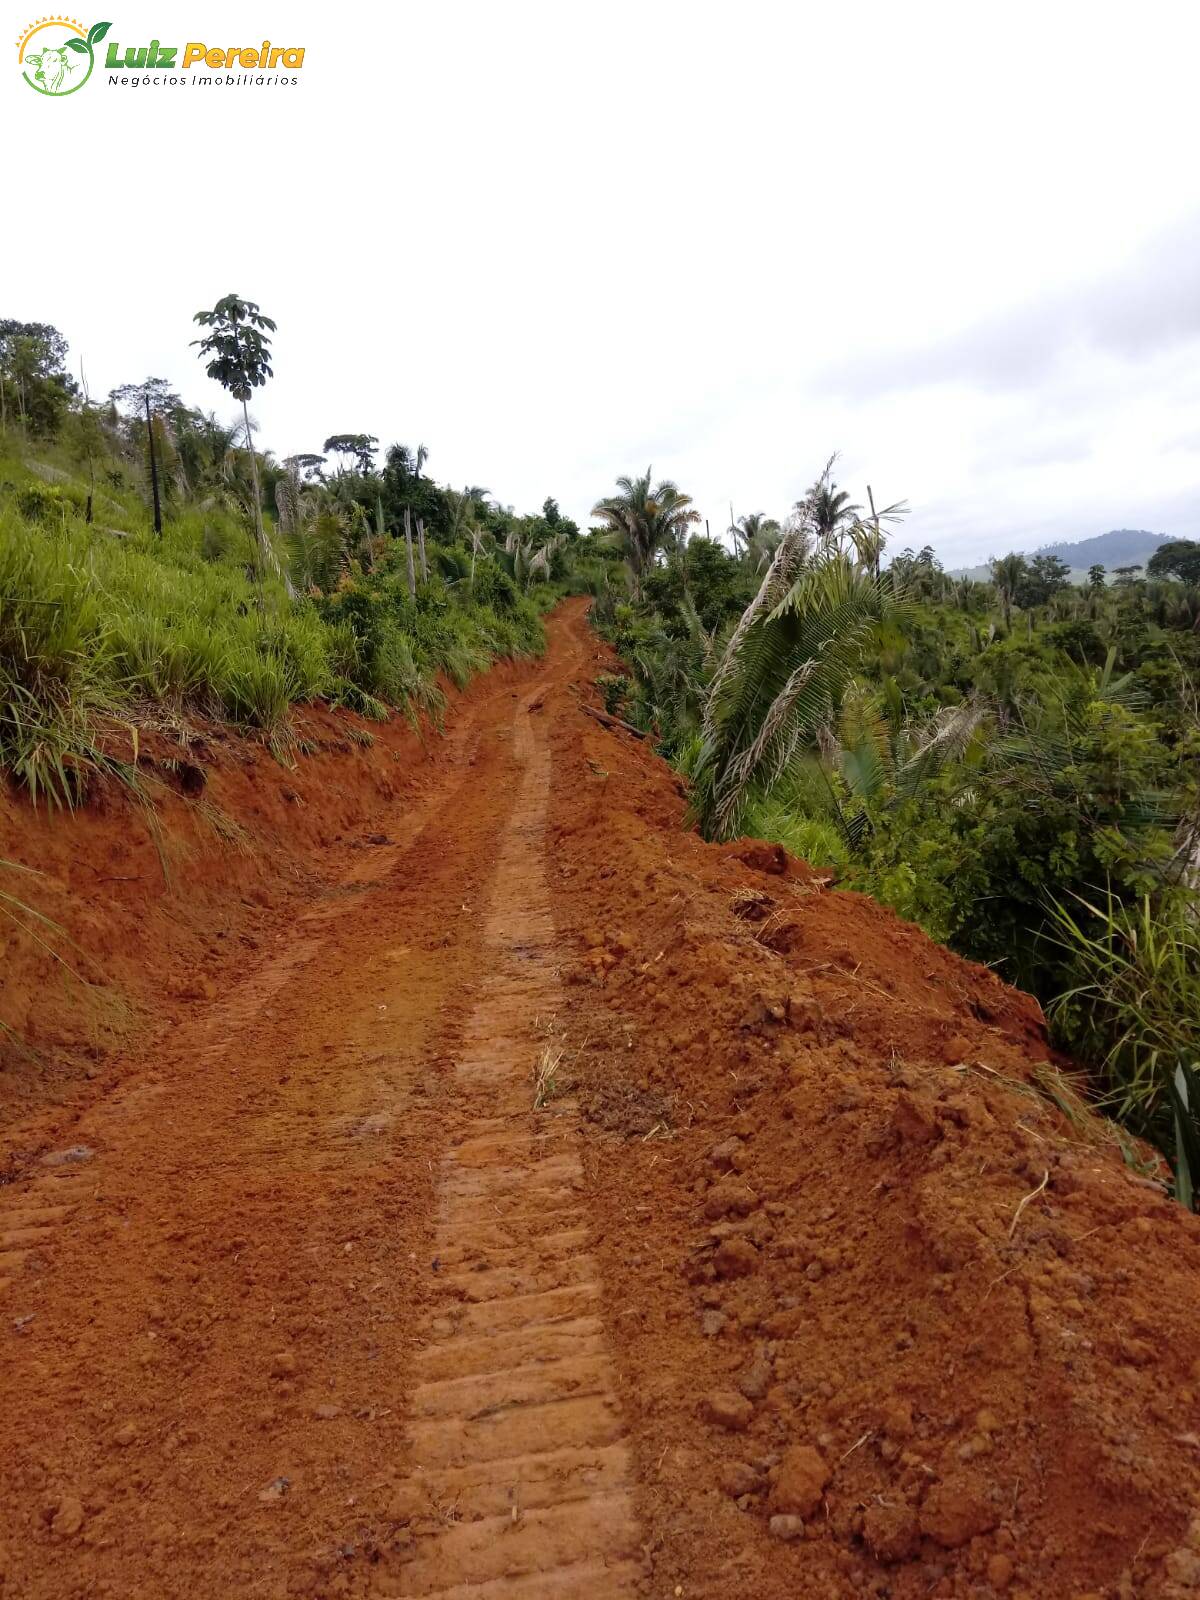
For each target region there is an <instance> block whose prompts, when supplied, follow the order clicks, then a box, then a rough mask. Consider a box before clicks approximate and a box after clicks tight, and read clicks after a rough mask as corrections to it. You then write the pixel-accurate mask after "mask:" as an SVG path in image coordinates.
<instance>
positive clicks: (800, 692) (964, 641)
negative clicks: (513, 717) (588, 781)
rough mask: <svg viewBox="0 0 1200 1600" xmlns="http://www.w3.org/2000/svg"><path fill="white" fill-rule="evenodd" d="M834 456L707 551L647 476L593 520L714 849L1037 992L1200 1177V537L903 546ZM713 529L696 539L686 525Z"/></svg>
mask: <svg viewBox="0 0 1200 1600" xmlns="http://www.w3.org/2000/svg"><path fill="white" fill-rule="evenodd" d="M832 473H833V463H832V462H831V463H829V465H828V466H827V467H826V468H825V471H824V472H823V473H822V474H821V475H820V477H819V478H818V480H817V482H816V483H815V484H814V485H813V487H812V489H811V490H810V491H809V493H808V494H807V495H806V496H805V497H804V498H803V499H802V500H800V501H799V502H798V503H797V504H796V505H795V506H794V507H793V508H792V510H791V512H790V513H789V515H788V516H787V517H786V518H785V519H783V520H782V521H776V520H773V519H768V518H767V517H765V516H763V515H761V514H757V513H756V514H751V515H748V516H745V517H742V518H740V519H738V521H737V522H736V523H735V524H733V525H732V526H731V527H730V528H729V530H728V541H729V542H728V545H726V544H724V543H720V542H718V541H716V540H713V539H710V538H704V537H699V538H698V537H695V536H694V533H693V529H694V525H695V523H696V521H697V520H698V518H697V515H696V513H695V511H694V508H693V507H692V506H691V503H690V501H689V499H688V497H687V496H686V495H685V494H683V493H681V492H680V490H679V489H678V488H677V487H676V486H675V485H674V484H672V483H669V482H664V483H659V484H652V483H651V476H650V474H649V473H647V474H646V475H645V476H644V477H642V478H638V479H623V480H621V482H620V484H619V485H618V491H617V493H616V495H615V496H613V497H611V498H609V499H606V500H602V501H600V502H599V503H598V504H597V506H596V507H595V515H596V516H597V517H598V518H599V519H601V520H602V521H603V522H604V523H605V524H607V525H608V526H609V527H610V529H611V530H612V531H613V534H614V536H615V537H616V538H617V540H618V541H619V542H620V543H621V544H622V545H623V547H624V548H625V549H626V551H627V553H628V568H629V574H630V592H629V594H628V595H622V594H621V593H620V592H619V591H618V590H616V589H615V588H614V589H610V590H609V591H608V592H606V594H605V595H604V596H603V597H602V598H601V599H600V601H599V602H598V604H597V607H596V610H595V617H596V620H597V621H598V623H599V624H600V625H601V626H602V627H603V628H604V630H605V631H606V633H607V634H608V636H609V637H610V638H611V639H612V641H613V642H614V643H615V645H616V647H617V649H618V650H619V652H620V654H621V656H622V657H623V659H624V661H625V662H626V664H627V670H626V672H625V674H624V675H622V676H619V677H616V676H614V677H611V678H609V679H608V680H606V681H605V682H604V683H603V684H602V685H601V687H602V689H603V691H604V694H605V698H606V702H607V705H608V708H609V710H610V711H611V712H612V713H613V714H615V715H617V716H619V717H620V718H622V719H623V720H626V721H628V722H629V723H631V724H632V725H634V726H636V727H638V728H640V729H645V730H653V732H654V735H655V737H656V738H657V739H658V740H659V742H660V745H661V748H662V749H663V751H664V752H665V753H666V754H667V755H668V756H669V758H670V759H671V760H672V761H673V762H674V763H675V764H676V765H677V766H678V767H679V769H680V770H681V771H682V772H683V773H685V774H686V775H687V777H688V778H689V779H690V782H691V786H692V796H693V808H694V814H695V817H696V820H697V821H698V823H699V825H700V827H701V829H702V831H703V832H704V833H705V834H706V835H707V836H708V837H710V838H714V839H722V838H729V837H732V836H734V835H735V834H739V833H749V834H752V835H757V836H760V837H763V838H766V839H772V840H776V841H779V842H781V843H782V844H784V845H785V846H787V848H788V849H789V850H791V851H793V852H794V853H795V854H796V855H798V856H801V857H803V858H805V859H806V860H807V861H808V862H809V863H810V864H811V865H813V866H815V867H817V868H825V869H827V870H828V874H829V876H830V878H831V879H834V880H836V881H837V882H838V883H839V884H840V885H841V886H843V887H846V888H853V889H858V890H861V891H862V892H864V893H866V894H869V895H872V896H873V897H875V898H876V899H878V900H881V901H883V902H884V903H885V904H887V905H889V906H892V907H893V908H894V909H895V910H896V911H898V912H899V913H900V915H901V916H904V917H906V918H909V919H911V920H913V921H915V922H917V923H919V924H920V925H921V926H922V927H923V928H925V930H926V931H927V932H928V933H930V934H931V935H932V936H933V937H934V938H935V939H938V940H940V941H942V942H944V943H946V944H949V945H950V946H951V947H952V948H954V949H955V950H957V951H959V952H960V953H962V954H964V955H967V956H970V957H973V958H974V959H976V960H978V961H982V962H986V963H988V964H989V965H991V966H993V967H994V968H995V969H996V970H997V971H998V972H1000V973H1001V974H1002V975H1003V976H1004V977H1006V978H1007V979H1008V980H1009V981H1010V982H1012V983H1014V984H1017V985H1019V986H1021V987H1023V988H1025V989H1028V990H1030V991H1032V992H1033V993H1034V994H1036V995H1037V996H1038V997H1039V998H1040V999H1041V1001H1042V1003H1043V1005H1044V1006H1045V1008H1046V1010H1047V1013H1048V1016H1049V1018H1050V1021H1051V1023H1052V1027H1053V1033H1054V1037H1055V1038H1056V1040H1057V1042H1058V1043H1060V1044H1061V1045H1062V1046H1064V1047H1065V1048H1067V1049H1069V1050H1070V1051H1071V1052H1072V1053H1073V1054H1074V1056H1075V1057H1076V1058H1077V1059H1078V1060H1080V1061H1082V1062H1084V1063H1086V1064H1087V1065H1088V1066H1089V1067H1091V1068H1092V1069H1093V1070H1094V1073H1095V1075H1096V1079H1097V1081H1098V1083H1099V1084H1100V1086H1101V1090H1102V1096H1103V1101H1104V1103H1105V1104H1106V1105H1107V1107H1108V1108H1109V1109H1110V1110H1111V1111H1112V1112H1113V1113H1114V1115H1115V1116H1116V1117H1117V1118H1118V1119H1119V1122H1120V1123H1121V1124H1123V1125H1127V1126H1129V1127H1131V1128H1132V1129H1134V1130H1135V1131H1136V1132H1137V1133H1139V1134H1144V1135H1146V1136H1148V1137H1149V1138H1150V1139H1152V1140H1153V1141H1154V1142H1155V1143H1157V1144H1158V1145H1159V1147H1160V1148H1162V1149H1164V1150H1166V1151H1168V1152H1170V1154H1171V1157H1172V1159H1173V1161H1174V1162H1175V1166H1176V1176H1177V1192H1178V1193H1179V1194H1180V1197H1181V1198H1182V1199H1184V1201H1185V1202H1186V1203H1190V1202H1191V1197H1192V1176H1191V1175H1192V1174H1193V1173H1194V1172H1196V1171H1197V1170H1200V1167H1198V1165H1197V1163H1198V1160H1200V1144H1198V1136H1200V1124H1198V1120H1197V1110H1198V1109H1200V1092H1198V1090H1200V1078H1198V1077H1197V1063H1198V1062H1200V924H1198V923H1197V917H1196V890H1197V876H1198V872H1200V851H1198V846H1200V809H1198V801H1200V790H1198V778H1200V766H1198V757H1200V702H1198V698H1197V675H1198V670H1200V544H1198V543H1195V542H1192V541H1188V540H1173V541H1170V542H1168V543H1166V544H1163V545H1162V546H1161V547H1160V548H1159V549H1158V550H1157V551H1156V552H1155V554H1154V556H1153V557H1152V558H1151V560H1150V562H1149V563H1148V568H1149V570H1146V571H1142V570H1140V569H1122V570H1119V571H1117V572H1114V573H1111V574H1109V573H1106V572H1105V571H1104V570H1103V569H1102V568H1100V567H1093V568H1092V570H1091V572H1090V573H1089V575H1088V580H1087V582H1086V583H1085V584H1083V585H1082V586H1076V585H1072V584H1071V583H1070V582H1069V577H1068V569H1067V567H1066V565H1065V563H1064V562H1062V561H1061V560H1060V559H1058V558H1056V557H1054V556H1052V555H1041V556H1035V557H1033V558H1032V559H1027V558H1025V557H1023V556H1021V555H1016V554H1010V555H1006V556H1002V557H1000V558H998V559H996V560H994V561H993V562H992V563H991V566H990V580H989V581H988V582H979V581H974V580H971V579H966V578H964V579H957V580H956V579H953V578H951V577H950V576H948V575H947V574H946V573H945V572H944V571H943V570H942V568H941V566H940V564H939V563H938V561H937V559H936V557H935V556H934V553H933V551H932V550H931V549H928V548H925V549H922V550H920V551H914V550H912V549H903V550H902V551H900V552H898V553H896V554H894V555H891V556H890V558H889V555H888V544H889V538H890V539H891V540H892V541H894V540H895V537H896V534H897V531H898V527H899V525H900V523H901V521H902V519H903V516H904V515H905V511H906V508H905V507H904V506H903V505H902V504H899V503H897V504H894V505H891V506H888V507H886V508H883V509H879V508H877V507H876V506H875V503H874V497H873V496H872V495H871V494H870V492H869V491H868V495H867V504H866V505H865V506H860V505H857V504H855V503H853V501H852V499H851V496H850V494H849V493H848V492H847V491H845V490H843V489H839V488H838V487H837V485H836V484H835V483H834V482H833V477H832ZM689 535H691V536H689Z"/></svg>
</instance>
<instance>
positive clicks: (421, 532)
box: [417, 517, 429, 583]
mask: <svg viewBox="0 0 1200 1600" xmlns="http://www.w3.org/2000/svg"><path fill="white" fill-rule="evenodd" d="M417 543H418V544H419V546H420V550H421V582H422V583H428V582H429V563H428V561H426V559H425V519H424V518H423V517H418V518H417Z"/></svg>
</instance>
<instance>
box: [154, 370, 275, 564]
mask: <svg viewBox="0 0 1200 1600" xmlns="http://www.w3.org/2000/svg"><path fill="white" fill-rule="evenodd" d="M145 398H146V438H147V440H148V441H149V444H150V488H151V490H152V492H153V494H154V532H155V533H156V535H157V536H158V537H159V538H160V539H161V538H162V505H161V503H160V501H159V498H158V457H157V456H156V455H155V453H154V423H153V422H152V421H151V418H150V396H149V395H148V394H147V395H146V397H145ZM247 426H249V421H248V420H247ZM257 482H258V480H257V479H255V483H256V484H257Z"/></svg>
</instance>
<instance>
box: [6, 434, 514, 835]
mask: <svg viewBox="0 0 1200 1600" xmlns="http://www.w3.org/2000/svg"><path fill="white" fill-rule="evenodd" d="M47 470H48V469H47ZM22 471H23V469H22V467H21V464H20V463H19V462H14V460H13V458H11V457H7V458H6V457H4V456H3V455H2V453H0V769H3V770H5V771H7V772H8V773H9V774H10V775H11V776H12V777H14V778H15V779H16V780H17V781H18V782H19V783H21V784H22V785H24V787H25V788H26V789H27V790H28V792H29V794H30V795H31V797H32V798H33V799H34V800H35V802H36V801H38V800H41V799H43V798H44V799H46V800H47V801H49V802H50V803H52V804H59V805H70V804H73V803H74V801H75V800H76V799H77V798H78V795H79V794H80V792H81V791H82V789H83V788H84V787H85V786H86V779H87V775H88V773H89V772H92V771H95V770H97V769H101V768H108V769H110V770H111V769H112V768H113V767H114V765H115V763H114V762H113V761H112V759H111V757H109V756H107V755H106V754H105V750H104V746H105V730H106V728H111V726H112V724H113V722H114V720H115V719H122V720H125V721H128V722H136V719H137V716H138V714H139V706H140V705H141V704H143V703H145V702H147V701H153V702H167V703H169V704H171V705H173V706H176V707H178V708H180V709H191V710H193V711H195V712H198V713H201V714H204V715H209V716H213V717H218V718H224V719H227V720H230V721H232V722H234V723H236V724H239V725H241V726H245V727H247V728H253V729H258V730H261V731H262V733H263V734H264V735H265V736H266V737H268V739H270V740H271V741H272V743H273V745H274V743H275V741H276V738H277V736H278V735H279V734H280V732H281V730H282V729H283V728H284V725H285V724H286V720H287V717H288V712H289V708H290V707H291V706H292V705H294V704H295V703H297V702H302V701H307V700H313V699H316V698H319V697H321V698H328V699H330V700H332V701H334V702H335V703H338V704H343V705H346V706H349V707H350V708H352V709H354V710H356V711H359V712H361V713H363V714H365V715H367V716H372V717H375V718H378V719H382V718H385V717H386V716H387V715H388V712H389V709H392V708H395V709H398V710H400V711H403V712H404V713H405V714H406V715H408V716H409V717H410V719H412V720H414V721H416V720H417V719H418V718H419V717H420V716H421V715H429V716H433V717H435V718H436V717H437V716H439V715H440V713H441V710H442V708H443V706H444V704H445V696H444V693H443V691H442V689H441V687H440V686H439V683H438V678H439V675H441V674H444V675H445V676H446V677H447V678H448V679H449V680H450V682H452V683H453V684H455V685H456V686H458V687H460V688H461V687H463V686H464V685H465V684H466V683H467V682H468V681H469V679H470V678H471V677H473V676H474V675H475V674H476V673H477V672H480V671H483V670H484V669H485V668H486V667H487V666H488V665H489V664H490V663H491V662H492V661H493V660H495V659H497V658H499V657H518V656H522V655H529V654H534V653H537V652H540V650H541V649H542V648H543V645H544V635H543V632H542V626H541V621H540V618H539V615H538V608H537V605H536V604H535V603H534V602H533V601H531V600H529V599H526V598H525V597H523V596H520V595H518V594H516V593H515V591H514V590H513V589H512V586H511V584H507V585H505V584H504V583H501V582H497V583H496V584H493V585H492V586H491V588H486V587H485V589H484V592H486V593H488V594H489V596H492V595H493V592H494V598H495V604H489V603H481V604H477V603H475V601H474V599H473V596H472V594H471V593H470V591H469V589H468V587H467V585H466V584H465V583H464V582H463V581H462V580H460V579H452V580H451V581H450V582H447V581H446V580H445V579H444V578H442V577H441V576H435V577H434V578H433V579H432V581H431V582H430V583H429V584H428V585H427V586H425V587H424V588H423V589H422V590H421V592H420V593H419V594H418V597H417V599H416V601H415V602H414V601H413V600H412V599H411V598H410V596H409V595H408V592H407V584H406V581H405V578H404V575H403V572H402V570H401V569H400V568H399V567H398V565H397V564H396V562H395V561H392V562H391V563H390V564H389V563H388V562H386V561H385V562H384V563H382V564H381V566H380V569H379V570H378V571H374V572H368V573H363V572H361V571H354V572H351V573H349V574H348V575H347V576H345V577H344V578H343V580H342V583H341V586H340V588H339V589H338V590H337V591H336V592H335V593H333V594H332V595H328V596H319V597H316V598H304V599H301V600H299V601H290V600H289V599H288V597H287V595H286V593H285V591H284V588H283V586H282V584H281V583H278V582H272V581H270V580H264V579H263V578H261V576H260V575H259V574H258V573H257V571H256V569H255V566H254V564H253V560H252V549H251V545H250V543H249V538H248V535H247V534H246V531H245V530H244V529H242V528H240V527H239V525H238V520H237V518H236V517H235V516H234V515H233V514H232V513H231V512H230V511H228V510H227V509H225V508H222V507H202V506H200V507H198V506H190V507H186V508H184V509H183V510H182V511H181V513H180V514H179V515H178V516H176V517H175V518H174V519H173V520H171V521H169V522H168V523H167V525H166V527H165V528H164V532H163V537H162V538H161V539H158V538H156V537H155V536H154V535H153V533H152V532H151V531H150V529H149V527H148V526H147V524H146V521H145V518H144V515H143V516H140V517H139V515H138V514H137V507H136V503H135V497H131V496H126V499H127V500H130V501H131V503H129V504H126V503H124V501H120V500H118V501H114V502H113V504H114V509H115V511H117V512H120V513H121V518H120V520H121V521H123V523H124V524H125V526H124V529H117V528H115V527H114V528H106V527H101V526H98V525H88V524H86V523H85V522H84V520H83V514H82V506H83V504H85V503H86V496H83V497H81V496H80V494H79V493H78V485H75V484H72V482H71V481H69V480H68V479H67V478H66V474H65V472H61V471H60V469H57V468H56V469H55V471H56V472H60V475H61V476H62V477H63V478H64V480H65V481H64V482H63V483H62V484H61V485H60V484H58V483H57V482H56V483H55V484H53V485H51V486H50V487H49V488H47V487H46V485H45V484H44V483H43V482H42V481H41V480H40V479H38V478H36V477H34V478H32V479H31V478H30V477H29V474H28V472H25V473H24V476H22ZM433 556H434V558H435V559H436V558H437V556H438V552H437V550H436V547H435V548H434V551H433ZM447 565H448V568H449V570H450V571H451V572H453V571H454V570H455V568H454V563H453V561H448V562H447ZM110 742H111V741H110Z"/></svg>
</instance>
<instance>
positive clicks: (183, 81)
mask: <svg viewBox="0 0 1200 1600" xmlns="http://www.w3.org/2000/svg"><path fill="white" fill-rule="evenodd" d="M111 27H112V23H111V22H95V23H93V24H92V26H91V27H90V28H86V29H85V28H84V26H83V24H82V23H81V22H78V21H76V19H75V18H74V17H39V18H38V19H37V21H36V22H31V23H30V24H29V26H28V27H27V28H26V30H25V32H24V33H23V34H22V35H21V38H20V39H19V40H18V41H17V62H18V65H19V66H20V69H21V76H22V77H23V78H24V80H25V82H26V83H27V84H28V85H29V87H30V88H31V89H36V90H37V92H38V94H45V95H50V96H51V97H52V98H54V99H58V98H60V97H61V96H62V95H65V94H74V93H75V91H76V90H77V89H82V88H83V86H84V84H85V83H86V82H87V81H88V79H89V78H90V77H91V76H92V72H93V69H94V68H95V67H96V65H97V56H96V50H97V48H98V47H99V44H100V41H101V40H102V39H103V38H104V36H105V34H106V33H107V32H108V31H109V29H110V28H111ZM303 65H304V50H303V47H302V46H300V45H277V44H272V43H271V41H270V40H269V39H263V40H262V42H261V43H259V44H252V45H251V44H247V45H228V46H225V45H214V46H209V45H207V44H201V43H199V42H198V41H194V40H193V41H190V42H189V43H187V44H184V45H163V44H160V43H159V41H158V40H157V39H152V40H151V41H150V43H149V44H143V45H123V44H121V43H120V42H119V41H117V40H115V39H110V40H109V41H108V45H107V47H106V49H105V53H104V57H103V60H102V61H101V62H100V66H101V69H102V70H101V77H102V80H103V79H104V78H105V77H106V80H107V83H108V85H109V86H110V87H113V86H122V87H133V88H136V87H138V85H147V84H153V85H158V86H162V85H174V86H176V87H187V86H189V85H194V86H195V87H197V88H200V87H210V86H212V85H213V84H221V83H224V84H228V85H231V86H233V87H240V88H248V87H250V86H257V85H266V84H280V85H294V84H297V83H299V81H300V79H299V75H298V73H297V71H296V69H297V68H299V67H303ZM214 72H216V73H217V74H219V76H216V77H214V76H213V74H214Z"/></svg>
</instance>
